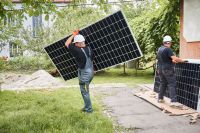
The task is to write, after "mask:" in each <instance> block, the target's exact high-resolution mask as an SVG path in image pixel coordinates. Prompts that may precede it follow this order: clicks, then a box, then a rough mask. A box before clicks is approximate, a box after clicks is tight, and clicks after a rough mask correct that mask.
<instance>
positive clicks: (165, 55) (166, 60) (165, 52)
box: [157, 46, 174, 69]
mask: <svg viewBox="0 0 200 133" xmlns="http://www.w3.org/2000/svg"><path fill="white" fill-rule="evenodd" d="M173 55H174V53H173V51H172V49H171V48H168V47H165V46H161V47H160V48H159V49H158V53H157V59H158V68H159V69H171V68H173V67H174V64H173V62H172V58H171V56H173Z"/></svg>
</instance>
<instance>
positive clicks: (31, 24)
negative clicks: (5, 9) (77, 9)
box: [0, 0, 71, 58]
mask: <svg viewBox="0 0 200 133" xmlns="http://www.w3.org/2000/svg"><path fill="white" fill-rule="evenodd" d="M12 1H13V3H14V4H15V9H21V7H22V3H21V2H20V0H12ZM70 1H71V0H54V1H53V2H54V4H55V5H56V6H57V8H58V10H59V9H61V8H63V7H65V6H66V5H67V4H69V3H70ZM25 17H26V19H25V18H24V20H23V27H24V28H25V29H30V30H32V31H33V33H32V35H33V37H35V36H36V34H37V31H36V30H33V29H35V28H37V27H41V26H43V27H50V26H51V25H52V24H53V21H52V20H51V18H53V15H50V16H49V20H45V15H40V16H37V17H35V16H31V17H29V15H28V14H25ZM4 21H6V22H7V23H9V22H10V20H9V19H5V20H4ZM19 52H20V50H19V47H18V45H16V44H13V43H11V42H10V43H9V44H7V45H6V46H4V47H3V48H2V50H1V51H0V57H1V56H5V57H8V58H12V57H15V56H17V55H19ZM23 54H25V55H29V54H30V55H31V52H27V51H24V52H23Z"/></svg>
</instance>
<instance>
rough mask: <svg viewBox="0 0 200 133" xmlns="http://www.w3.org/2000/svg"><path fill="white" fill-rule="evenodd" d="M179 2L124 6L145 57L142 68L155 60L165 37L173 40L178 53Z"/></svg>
mask: <svg viewBox="0 0 200 133" xmlns="http://www.w3.org/2000/svg"><path fill="white" fill-rule="evenodd" d="M179 6H180V5H179V0H178V1H173V0H159V1H153V3H148V2H146V3H145V4H144V5H140V6H139V7H134V6H131V5H129V6H124V7H123V9H124V10H125V14H126V16H128V20H129V23H130V26H131V28H132V30H133V31H134V34H135V37H136V39H137V41H138V43H139V45H140V48H141V50H142V52H143V54H144V57H143V58H142V59H140V66H145V64H146V63H148V62H150V61H153V60H155V57H156V51H157V49H158V47H160V45H161V44H162V39H163V36H164V35H170V36H172V38H173V43H174V46H173V47H174V50H175V52H176V54H177V53H178V46H179V45H178V44H179V31H180V29H179V15H180V14H179V12H180V7H179Z"/></svg>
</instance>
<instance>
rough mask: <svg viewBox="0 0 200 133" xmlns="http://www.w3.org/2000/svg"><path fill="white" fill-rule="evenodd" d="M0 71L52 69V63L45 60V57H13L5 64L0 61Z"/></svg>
mask: <svg viewBox="0 0 200 133" xmlns="http://www.w3.org/2000/svg"><path fill="white" fill-rule="evenodd" d="M0 68H1V70H9V71H10V70H15V71H16V70H38V69H46V70H49V69H52V68H54V65H53V63H52V62H51V61H50V60H49V59H47V57H46V56H44V55H42V56H34V57H23V56H19V57H15V58H13V59H10V60H9V61H7V62H2V61H0Z"/></svg>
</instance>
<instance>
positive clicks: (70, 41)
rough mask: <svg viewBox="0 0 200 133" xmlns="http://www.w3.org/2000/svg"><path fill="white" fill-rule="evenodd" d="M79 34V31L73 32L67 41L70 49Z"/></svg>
mask: <svg viewBox="0 0 200 133" xmlns="http://www.w3.org/2000/svg"><path fill="white" fill-rule="evenodd" d="M78 34H79V30H75V31H74V32H73V34H72V35H71V36H70V37H69V38H68V39H67V41H66V42H65V46H66V47H69V45H70V44H71V43H72V40H73V38H74V37H75V36H76V35H78Z"/></svg>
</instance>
